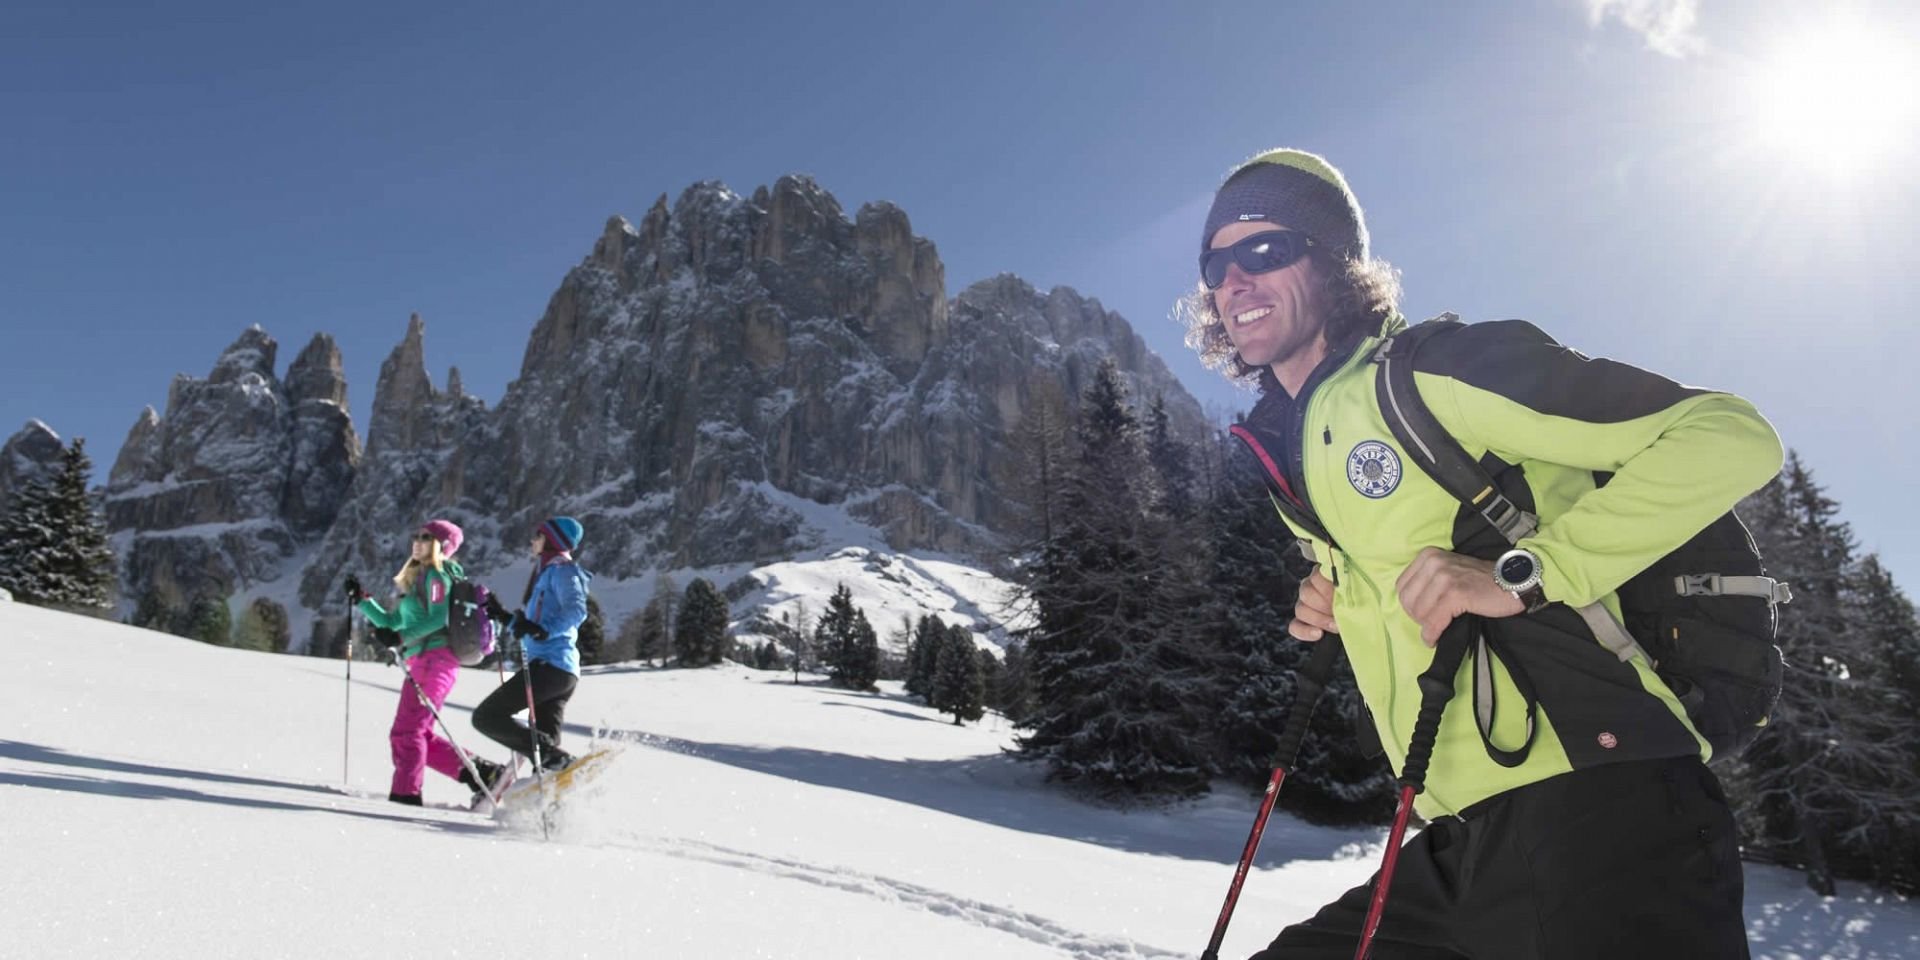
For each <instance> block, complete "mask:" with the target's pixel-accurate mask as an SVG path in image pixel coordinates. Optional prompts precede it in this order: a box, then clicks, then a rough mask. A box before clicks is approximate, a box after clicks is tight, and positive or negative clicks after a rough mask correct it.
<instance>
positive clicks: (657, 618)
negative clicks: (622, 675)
mask: <svg viewBox="0 0 1920 960" xmlns="http://www.w3.org/2000/svg"><path fill="white" fill-rule="evenodd" d="M662 607H664V605H662V603H660V597H659V595H655V597H653V599H649V601H647V605H645V607H641V609H639V612H637V614H634V616H630V618H628V620H626V626H622V628H620V630H622V632H624V630H632V632H634V657H637V659H641V660H647V662H653V660H655V659H662V657H666V647H668V639H670V637H672V634H668V632H666V614H664V611H662Z"/></svg>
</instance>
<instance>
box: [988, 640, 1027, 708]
mask: <svg viewBox="0 0 1920 960" xmlns="http://www.w3.org/2000/svg"><path fill="white" fill-rule="evenodd" d="M1005 657H1006V659H1005V660H1003V661H1002V662H1001V664H1000V674H999V680H998V682H997V683H996V684H995V685H994V686H993V687H992V688H991V689H990V690H989V691H988V692H989V694H990V696H989V698H988V700H987V703H988V705H989V706H991V707H993V708H994V709H995V710H998V711H1000V713H1001V715H1003V716H1005V717H1006V718H1007V719H1008V720H1011V721H1013V722H1014V723H1015V724H1020V723H1024V722H1025V721H1026V719H1027V714H1028V713H1030V712H1031V711H1032V710H1033V690H1032V687H1031V686H1030V681H1029V680H1028V678H1027V645H1026V643H1025V642H1023V641H1020V640H1015V641H1012V642H1010V643H1008V644H1007V647H1006V651H1005Z"/></svg>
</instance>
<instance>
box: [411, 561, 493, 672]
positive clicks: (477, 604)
mask: <svg viewBox="0 0 1920 960" xmlns="http://www.w3.org/2000/svg"><path fill="white" fill-rule="evenodd" d="M429 579H430V578H429V577H425V576H422V577H421V578H420V580H419V582H418V583H417V584H415V586H414V590H415V592H416V593H418V594H419V598H420V606H421V607H423V608H424V607H427V606H429V602H428V600H429V598H428V596H427V581H428V580H429ZM447 579H448V580H450V581H452V585H451V586H449V587H448V588H447V649H449V650H452V651H453V655H454V657H455V658H457V659H458V660H459V661H460V665H461V666H463V667H472V666H477V665H478V664H479V663H480V661H482V660H485V659H486V658H487V656H488V655H489V654H491V653H493V645H494V635H493V621H492V620H490V619H488V618H487V594H488V592H489V591H488V590H487V588H486V587H485V586H484V585H482V584H481V583H480V582H479V581H477V580H469V579H467V578H466V577H460V576H453V575H452V574H451V573H448V575H447Z"/></svg>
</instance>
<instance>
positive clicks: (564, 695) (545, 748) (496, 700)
mask: <svg viewBox="0 0 1920 960" xmlns="http://www.w3.org/2000/svg"><path fill="white" fill-rule="evenodd" d="M529 672H531V673H532V674H533V719H534V727H535V729H533V730H528V729H527V727H526V726H525V725H524V724H522V723H520V721H518V720H515V719H514V718H513V717H514V714H517V713H519V712H520V711H522V710H525V709H526V708H527V674H528V673H529ZM579 684H580V678H579V677H576V676H574V675H573V674H571V673H568V672H567V671H565V670H562V669H560V668H559V667H556V666H554V665H553V664H550V663H547V662H546V661H544V660H535V661H533V663H532V664H531V665H530V666H528V667H527V668H526V669H525V670H521V671H519V672H517V673H515V674H514V675H513V677H512V679H509V680H508V681H507V682H506V683H503V684H501V685H500V686H499V687H498V688H496V689H495V690H494V691H493V692H492V693H489V694H487V698H486V699H485V700H482V701H480V705H479V706H477V707H474V708H473V728H474V729H475V730H478V731H480V732H481V733H483V734H485V735H486V736H487V738H488V739H490V740H492V741H493V742H495V743H498V744H500V745H501V746H503V747H506V748H507V749H508V750H512V751H513V752H515V753H517V754H519V755H521V756H523V757H526V758H527V759H529V760H531V759H533V743H534V738H535V737H539V738H540V758H541V759H542V760H543V761H544V760H551V759H552V758H553V757H554V756H556V755H558V754H559V753H560V723H561V721H562V720H564V719H565V718H566V713H567V701H568V700H569V699H571V698H572V697H573V690H574V688H575V687H577V686H579Z"/></svg>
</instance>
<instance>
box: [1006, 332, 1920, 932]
mask: <svg viewBox="0 0 1920 960" xmlns="http://www.w3.org/2000/svg"><path fill="white" fill-rule="evenodd" d="M1044 401H1045V402H1043V403H1041V404H1039V405H1038V409H1036V410H1034V411H1032V412H1031V414H1030V415H1029V416H1028V417H1027V418H1026V420H1025V422H1024V423H1023V425H1022V433H1021V436H1020V438H1019V442H1020V449H1021V453H1022V457H1023V460H1024V478H1025V495H1024V497H1023V499H1024V506H1025V508H1026V509H1027V511H1028V519H1029V527H1030V531H1031V534H1030V541H1029V542H1028V543H1027V544H1026V548H1025V550H1024V556H1025V557H1026V558H1027V562H1026V563H1025V564H1024V566H1023V567H1022V568H1021V574H1020V579H1021V582H1022V587H1023V596H1024V597H1025V600H1026V602H1027V603H1028V604H1029V605H1030V609H1029V611H1028V612H1029V613H1031V615H1032V617H1033V620H1034V623H1035V626H1034V628H1033V629H1032V631H1031V633H1030V635H1029V636H1028V637H1027V646H1026V650H1025V652H1024V659H1025V661H1026V663H1025V666H1024V668H1023V672H1024V673H1025V674H1026V677H1025V682H1026V683H1027V684H1028V686H1029V688H1030V689H1029V690H1028V691H1027V692H1026V694H1025V696H1026V698H1027V699H1026V701H1025V702H1026V703H1027V706H1026V707H1025V710H1026V711H1028V712H1026V713H1024V714H1023V715H1022V716H1021V717H1020V718H1019V719H1020V721H1021V722H1022V725H1023V728H1024V731H1025V732H1024V735H1023V736H1022V738H1021V741H1020V749H1021V752H1022V754H1023V755H1025V756H1027V757H1029V758H1031V759H1033V760H1035V761H1038V762H1040V763H1043V764H1045V766H1046V768H1047V770H1048V772H1049V774H1050V775H1051V776H1052V777H1053V778H1055V779H1058V780H1061V781H1065V782H1068V783H1073V784H1078V785H1081V786H1083V787H1084V788H1086V789H1087V790H1089V791H1090V792H1092V793H1094V794H1096V795H1099V796H1103V797H1108V798H1111V799H1116V800H1132V799H1138V798H1153V797H1168V796H1184V795H1190V794H1194V793H1198V792H1200V791H1204V790H1206V789H1208V786H1209V783H1210V781H1213V780H1215V779H1216V778H1224V779H1226V780H1229V781H1234V782H1238V783H1241V784H1244V785H1246V786H1247V787H1248V788H1250V789H1253V788H1258V787H1260V786H1263V785H1264V784H1265V782H1266V778H1267V774H1268V772H1269V770H1270V765H1271V763H1272V762H1273V751H1274V749H1275V738H1276V737H1277V735H1278V732H1279V728H1280V726H1281V725H1282V723H1283V722H1284V718H1285V715H1286V712H1287V709H1288V708H1289V707H1290V705H1291V701H1292V691H1293V671H1294V670H1295V669H1296V668H1297V667H1298V666H1299V665H1300V663H1301V662H1303V661H1304V659H1305V656H1306V653H1307V652H1308V647H1309V645H1307V644H1303V643H1299V642H1296V641H1294V640H1292V639H1291V638H1289V637H1288V636H1287V633H1286V624H1287V621H1288V620H1289V619H1290V617H1291V610H1292V606H1293V598H1294V591H1295V589H1296V586H1297V584H1298V581H1299V578H1300V577H1301V576H1303V575H1304V574H1305V572H1306V569H1307V567H1306V564H1305V562H1304V561H1303V560H1301V559H1300V558H1299V557H1298V555H1297V552H1296V551H1295V550H1294V548H1293V544H1292V538H1291V536H1290V535H1289V534H1288V533H1287V532H1286V531H1285V529H1284V527H1283V526H1282V525H1281V523H1280V521H1279V519H1278V518H1277V517H1276V516H1275V515H1274V512H1273V509H1272V507H1271V505H1269V504H1268V503H1267V501H1266V493H1265V491H1264V487H1263V486H1262V485H1261V483H1260V482H1259V481H1258V479H1257V478H1256V477H1253V476H1251V475H1249V474H1248V473H1247V472H1246V470H1247V465H1246V464H1244V462H1243V461H1242V459H1241V457H1240V456H1239V452H1238V450H1236V449H1234V448H1233V447H1232V446H1231V445H1230V444H1231V441H1229V440H1228V439H1227V438H1226V435H1225V434H1224V433H1222V434H1219V435H1216V436H1215V437H1214V438H1212V439H1211V440H1210V441H1209V442H1208V443H1207V444H1206V445H1205V447H1204V448H1202V449H1188V448H1186V447H1185V446H1184V445H1182V444H1181V443H1179V442H1177V441H1176V440H1175V439H1173V438H1172V437H1170V436H1169V434H1168V431H1167V419H1166V416H1165V414H1164V411H1163V410H1162V409H1161V406H1160V403H1159V402H1158V400H1157V398H1156V399H1153V400H1149V401H1148V402H1147V403H1146V404H1145V405H1144V407H1143V408H1142V407H1137V406H1136V405H1135V403H1134V401H1133V399H1132V398H1130V397H1129V396H1128V395H1127V393H1126V390H1125V388H1124V386H1123V383H1122V380H1121V378H1120V376H1119V375H1118V373H1117V371H1116V370H1115V369H1114V368H1113V367H1112V366H1111V365H1107V366H1105V367H1103V368H1102V369H1101V370H1100V371H1099V373H1098V375H1097V376H1096V377H1095V379H1094V381H1093V382H1092V383H1091V384H1090V385H1089V386H1088V388H1087V390H1086V391H1085V393H1084V394H1083V395H1082V396H1081V397H1079V398H1078V403H1077V404H1069V403H1067V402H1066V401H1065V399H1064V398H1062V397H1060V396H1058V395H1054V396H1051V397H1045V398H1044ZM1837 511H1838V505H1837V504H1835V503H1834V501H1833V500H1832V499H1831V498H1829V497H1828V496H1827V495H1826V494H1825V492H1824V491H1823V490H1822V489H1821V488H1820V486H1819V484H1818V483H1816V482H1815V480H1814V478H1813V475H1812V473H1811V472H1810V471H1809V470H1807V469H1806V467H1805V465H1804V464H1802V463H1801V462H1800V460H1799V458H1798V457H1797V456H1790V457H1789V459H1788V462H1787V464H1786V467H1785V469H1784V470H1782V472H1781V474H1780V475H1779V477H1777V478H1776V479H1775V480H1774V481H1773V482H1772V483H1770V484H1769V485H1768V486H1767V487H1766V488H1764V489H1762V490H1760V491H1758V492H1756V493H1755V494H1753V495H1752V496H1751V497H1749V498H1748V499H1747V500H1746V501H1745V502H1744V503H1743V504H1741V506H1740V508H1739V513H1740V516H1741V517H1742V519H1744V520H1745V521H1746V523H1747V525H1748V527H1749V528H1750V529H1751V531H1752V533H1753V535H1754V538H1755V541H1756V543H1757V544H1758V545H1759V547H1760V549H1761V552H1762V555H1763V556H1764V558H1765V560H1766V564H1767V569H1768V573H1769V575H1771V576H1773V577H1776V578H1778V579H1783V580H1786V581H1788V582H1789V583H1791V584H1792V586H1793V592H1794V600H1793V602H1792V603H1790V604H1787V605H1784V606H1782V607H1780V608H1779V610H1780V622H1779V632H1778V638H1779V639H1778V643H1779V646H1780V648H1781V650H1782V652H1783V654H1784V657H1785V660H1786V666H1787V677H1786V685H1785V690H1784V692H1783V694H1782V697H1781V701H1780V704H1779V706H1778V708H1777V709H1776V710H1775V712H1774V714H1773V718H1772V722H1771V723H1770V724H1769V726H1768V728H1767V730H1766V732H1765V733H1764V734H1763V735H1762V736H1761V738H1760V739H1759V741H1758V742H1757V743H1755V744H1754V746H1752V747H1751V748H1749V749H1748V750H1747V752H1746V753H1745V754H1743V755H1742V756H1741V757H1739V758H1737V759H1733V760H1728V761H1726V762H1720V763H1716V764H1715V769H1716V771H1717V772H1718V773H1719V774H1720V776H1721V777H1722V779H1723V780H1724V781H1725V782H1726V784H1727V788H1728V793H1729V797H1730V799H1731V800H1732V802H1733V804H1734V807H1735V813H1736V816H1737V817H1738V819H1739V822H1740V825H1741V830H1742V834H1743V842H1744V844H1745V849H1746V852H1747V855H1748V856H1749V857H1751V858H1755V859H1763V860H1769V861H1773V862H1778V863H1783V864H1788V865H1792V866H1796V867H1799V868H1802V869H1804V870H1805V871H1806V873H1807V877H1808V883H1809V885H1810V886H1811V887H1812V888H1813V889H1815V890H1816V891H1819V892H1822V893H1828V894H1830V893H1832V891H1833V881H1834V879H1835V878H1850V879H1861V880H1867V881H1871V882H1874V883H1878V884H1881V885H1883V886H1885V887H1888V888H1890V889H1893V890H1896V891H1900V892H1908V893H1910V892H1914V891H1916V890H1920V622H1916V617H1915V613H1914V607H1913V604H1912V602H1911V601H1910V600H1909V599H1908V598H1907V597H1906V595H1905V594H1903V593H1902V592H1901V590H1900V589H1899V587H1898V586H1897V585H1895V583H1894V582H1893V579H1892V577H1891V576H1890V575H1889V574H1888V573H1887V571H1886V569H1885V568H1884V567H1883V566H1881V564H1880V562H1879V559H1878V558H1877V557H1875V556H1874V555H1872V554H1862V553H1861V551H1860V549H1859V547H1858V545H1857V543H1856V542H1855V540H1854V538H1853V535H1852V533H1851V531H1850V530H1849V529H1848V527H1847V525H1846V524H1844V523H1842V522H1840V521H1839V520H1838V519H1837V518H1836V513H1837ZM1003 672H1006V671H1003ZM1358 701H1359V697H1358V693H1357V691H1356V690H1355V689H1354V687H1353V683H1352V677H1351V674H1350V673H1349V672H1348V671H1346V670H1344V669H1342V670H1341V671H1339V673H1338V674H1337V675H1336V679H1335V681H1334V682H1333V683H1332V684H1331V686H1330V689H1329V691H1328V694H1327V696H1326V698H1325V699H1324V700H1323V701H1322V702H1321V705H1320V708H1319V712H1318V713H1317V714H1316V716H1315V721H1314V727H1313V732H1312V733H1311V734H1310V735H1309V736H1308V738H1307V741H1306V744H1305V746H1304V748H1303V749H1302V753H1301V756H1300V759H1299V762H1298V763H1297V764H1296V765H1295V767H1294V769H1293V770H1292V771H1291V773H1292V774H1293V775H1291V776H1289V777H1288V778H1287V782H1286V790H1285V791H1283V793H1282V794H1281V797H1280V806H1282V807H1285V808H1289V809H1292V810H1294V811H1295V812H1296V813H1298V814H1300V815H1302V816H1305V817H1307V818H1309V819H1315V820H1321V821H1334V822H1375V823H1378V822H1383V821H1384V819H1385V818H1386V817H1387V816H1388V815H1389V814H1390V813H1391V810H1392V804H1393V798H1392V790H1393V782H1392V779H1391V776H1392V775H1391V773H1390V771H1389V770H1388V769H1387V767H1386V765H1385V763H1384V762H1383V761H1381V760H1379V759H1377V758H1370V757H1369V756H1367V753H1368V752H1370V751H1369V750H1368V749H1367V748H1366V747H1365V746H1363V743H1364V742H1365V741H1366V740H1368V739H1370V737H1371V733H1370V731H1367V730H1365V729H1363V726H1370V723H1369V721H1368V720H1366V718H1365V714H1364V712H1363V710H1362V709H1361V706H1360V704H1359V702H1358ZM1361 734H1366V735H1367V736H1366V737H1363V736H1361ZM1373 752H1377V751H1373Z"/></svg>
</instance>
